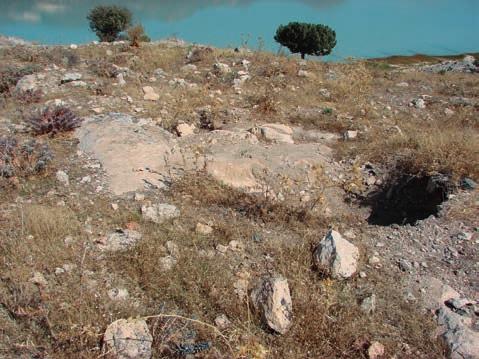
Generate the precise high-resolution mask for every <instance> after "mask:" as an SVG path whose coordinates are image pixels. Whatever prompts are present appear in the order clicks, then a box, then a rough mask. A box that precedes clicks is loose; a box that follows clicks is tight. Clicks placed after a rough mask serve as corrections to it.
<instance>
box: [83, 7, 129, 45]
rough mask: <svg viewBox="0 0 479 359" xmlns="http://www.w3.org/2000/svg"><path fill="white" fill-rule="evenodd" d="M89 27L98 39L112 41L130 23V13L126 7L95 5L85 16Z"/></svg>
mask: <svg viewBox="0 0 479 359" xmlns="http://www.w3.org/2000/svg"><path fill="white" fill-rule="evenodd" d="M87 19H88V21H89V23H90V29H91V30H92V31H93V32H94V33H95V34H96V35H97V36H98V38H99V39H100V41H106V42H113V41H115V40H117V39H118V35H119V34H120V33H121V32H122V31H125V30H126V29H127V28H128V27H129V26H130V25H131V19H132V14H131V11H130V10H128V9H127V8H124V7H120V6H115V5H109V6H96V7H94V8H93V9H92V10H91V11H90V13H89V14H88V16H87Z"/></svg>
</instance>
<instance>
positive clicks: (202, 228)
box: [195, 223, 213, 235]
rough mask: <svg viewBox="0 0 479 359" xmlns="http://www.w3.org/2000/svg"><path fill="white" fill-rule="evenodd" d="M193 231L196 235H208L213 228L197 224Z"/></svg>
mask: <svg viewBox="0 0 479 359" xmlns="http://www.w3.org/2000/svg"><path fill="white" fill-rule="evenodd" d="M195 231H196V233H198V234H203V235H208V234H211V233H213V228H212V227H210V226H208V225H207V224H203V223H197V224H196V228H195Z"/></svg>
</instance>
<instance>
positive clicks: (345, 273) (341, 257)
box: [313, 230, 359, 279]
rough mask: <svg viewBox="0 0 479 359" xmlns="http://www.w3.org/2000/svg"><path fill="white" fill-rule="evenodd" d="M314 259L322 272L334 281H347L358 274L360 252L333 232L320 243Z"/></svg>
mask: <svg viewBox="0 0 479 359" xmlns="http://www.w3.org/2000/svg"><path fill="white" fill-rule="evenodd" d="M313 257H314V261H315V264H316V265H317V267H318V269H319V270H320V271H322V272H323V273H325V274H328V275H330V276H331V277H332V278H334V279H345V278H349V277H351V276H352V275H353V274H354V273H356V270H357V265H358V260H359V250H358V248H357V247H356V246H355V245H354V244H352V243H350V242H348V241H347V240H346V239H344V238H343V237H342V236H341V234H339V233H338V232H336V231H334V230H331V231H329V232H328V234H326V236H325V237H324V238H323V240H322V241H321V242H320V243H319V245H318V247H317V248H316V249H315V251H314V253H313Z"/></svg>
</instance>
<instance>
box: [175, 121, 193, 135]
mask: <svg viewBox="0 0 479 359" xmlns="http://www.w3.org/2000/svg"><path fill="white" fill-rule="evenodd" d="M176 133H177V134H178V136H180V137H186V136H191V135H194V133H195V125H189V124H187V123H180V124H178V125H177V126H176Z"/></svg>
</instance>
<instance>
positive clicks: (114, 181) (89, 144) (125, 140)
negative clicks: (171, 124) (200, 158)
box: [76, 114, 173, 195]
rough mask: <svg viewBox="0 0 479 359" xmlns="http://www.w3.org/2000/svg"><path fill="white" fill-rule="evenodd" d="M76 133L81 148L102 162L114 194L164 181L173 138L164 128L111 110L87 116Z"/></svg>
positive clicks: (159, 183) (159, 184) (160, 183)
mask: <svg viewBox="0 0 479 359" xmlns="http://www.w3.org/2000/svg"><path fill="white" fill-rule="evenodd" d="M76 136H77V138H78V139H79V140H80V144H79V146H80V149H81V150H82V151H84V152H87V153H89V154H91V155H93V156H94V157H95V158H96V159H98V160H99V161H100V162H101V164H102V166H103V168H104V170H105V171H106V174H107V175H108V180H109V185H110V190H111V191H112V192H113V193H114V194H116V195H121V194H123V193H126V192H131V191H136V190H141V189H143V188H144V186H145V183H146V182H148V183H151V184H153V185H157V186H162V185H163V182H162V181H163V180H164V178H163V176H162V175H161V173H162V172H163V171H164V170H165V157H167V156H168V155H169V153H170V149H171V147H172V144H173V139H172V136H171V135H170V134H169V133H168V132H166V131H164V130H162V129H161V128H159V127H157V126H150V125H145V126H142V125H141V124H139V123H138V121H137V120H136V119H134V118H133V117H131V116H129V115H125V114H109V115H106V116H94V117H91V118H87V119H85V121H84V122H83V124H82V126H81V127H80V128H79V129H77V131H76Z"/></svg>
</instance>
